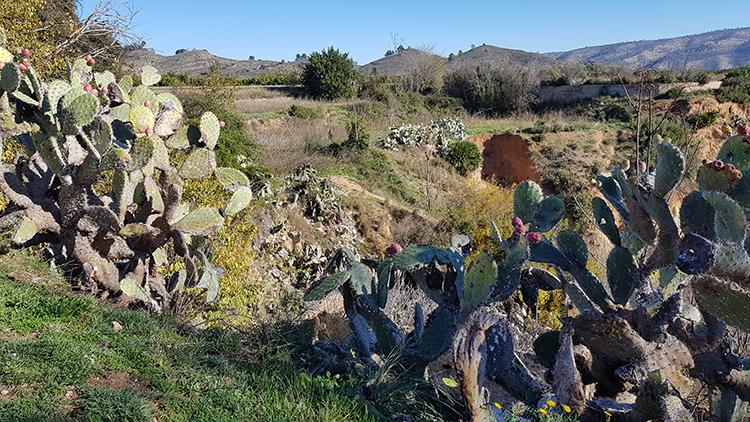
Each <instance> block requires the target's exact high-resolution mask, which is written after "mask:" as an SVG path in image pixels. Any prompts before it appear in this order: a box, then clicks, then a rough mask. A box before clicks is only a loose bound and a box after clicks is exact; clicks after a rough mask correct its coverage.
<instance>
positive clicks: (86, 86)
mask: <svg viewBox="0 0 750 422" xmlns="http://www.w3.org/2000/svg"><path fill="white" fill-rule="evenodd" d="M83 90H84V91H86V92H91V91H93V90H94V87H93V86H91V84H86V85H84V86H83Z"/></svg>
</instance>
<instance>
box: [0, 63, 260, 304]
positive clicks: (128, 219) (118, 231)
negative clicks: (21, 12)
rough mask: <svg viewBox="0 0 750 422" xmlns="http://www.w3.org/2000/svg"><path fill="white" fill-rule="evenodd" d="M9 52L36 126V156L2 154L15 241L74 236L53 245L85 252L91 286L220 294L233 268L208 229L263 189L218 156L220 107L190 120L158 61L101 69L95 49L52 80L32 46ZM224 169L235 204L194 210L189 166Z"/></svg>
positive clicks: (8, 77) (199, 170)
mask: <svg viewBox="0 0 750 422" xmlns="http://www.w3.org/2000/svg"><path fill="white" fill-rule="evenodd" d="M6 53H7V50H5V49H0V60H2V61H3V63H4V66H3V68H2V73H0V89H1V90H2V91H0V94H1V95H3V96H6V98H8V99H9V100H10V102H11V103H12V104H15V106H16V107H15V113H16V119H17V120H20V121H25V122H28V123H30V125H27V126H26V127H30V128H34V129H32V130H33V131H32V132H29V133H22V134H19V135H18V138H19V140H20V141H21V143H22V144H23V145H24V146H25V147H26V148H27V150H28V151H27V152H28V154H27V157H25V158H22V159H21V160H19V161H18V162H17V163H15V165H3V166H2V169H1V171H2V173H3V175H2V176H3V177H0V189H2V191H3V193H4V194H5V195H7V196H8V197H9V198H10V200H11V202H12V204H13V206H12V207H7V208H6V211H4V214H3V215H2V216H0V229H1V230H3V231H6V230H11V231H12V233H13V234H12V236H11V242H12V243H13V244H14V245H15V246H27V245H32V244H35V243H39V242H48V243H51V244H53V245H55V244H59V245H61V246H63V248H62V249H61V248H55V247H52V248H50V249H51V250H63V251H64V253H65V254H66V255H67V256H66V257H64V258H69V259H70V258H72V259H73V260H75V261H76V262H78V263H79V264H80V266H81V267H80V268H81V274H82V276H83V277H84V278H86V279H87V280H88V282H89V283H90V284H91V286H92V287H93V288H94V289H96V290H104V291H107V294H108V295H109V296H110V297H122V298H123V299H125V300H126V301H141V302H145V303H146V304H147V305H148V306H149V307H151V308H152V309H155V310H160V309H164V308H167V307H169V306H170V304H171V303H172V299H173V297H174V295H175V294H176V293H177V292H178V291H180V290H181V289H183V288H195V289H198V290H204V291H205V292H206V299H207V300H208V301H209V302H210V301H213V300H215V299H216V297H217V295H218V292H219V290H218V287H219V284H218V283H219V278H220V276H221V273H222V271H221V270H220V269H217V268H216V267H213V266H212V265H211V264H210V261H209V260H208V257H207V254H206V251H207V248H206V245H207V243H206V240H207V239H208V238H210V236H211V234H212V233H214V232H216V230H218V229H219V228H221V226H222V225H223V224H225V221H226V220H227V219H230V218H231V217H232V216H234V215H236V214H237V213H239V212H240V211H242V210H243V209H244V208H245V207H247V206H248V205H249V203H250V201H251V200H252V192H251V191H250V187H249V181H248V179H247V177H244V175H242V174H241V173H239V172H237V171H233V170H232V169H217V168H216V165H215V156H214V151H213V148H214V147H215V146H216V142H217V140H218V137H219V131H220V125H219V124H218V121H217V119H216V116H215V115H214V114H213V113H210V112H207V113H206V114H205V115H204V117H203V118H202V119H201V125H200V127H197V126H196V127H183V125H182V121H183V117H182V105H181V104H180V102H179V100H178V99H177V98H176V97H175V96H174V95H171V94H160V95H156V94H154V93H153V92H152V91H151V89H150V88H149V86H150V85H154V84H156V83H158V81H159V80H160V78H161V76H160V75H159V74H158V72H157V71H156V69H155V68H153V67H150V66H145V67H144V69H143V72H142V74H141V81H142V85H138V86H135V87H133V83H132V78H129V77H125V78H123V79H122V80H120V81H119V82H118V81H117V80H116V79H115V77H114V75H113V74H112V73H111V72H108V71H105V72H101V73H94V72H93V71H92V68H91V65H90V64H92V63H93V59H90V60H88V61H87V60H83V59H79V60H76V61H75V62H74V63H73V64H72V65H71V66H70V69H69V74H68V75H69V77H68V80H55V81H49V82H46V83H44V82H42V81H41V80H39V78H38V76H37V75H36V73H35V72H34V71H33V64H32V63H31V62H30V61H29V60H28V58H25V59H19V60H17V61H16V60H14V57H13V56H12V55H11V56H7V54H6ZM6 56H7V57H6ZM188 133H199V134H200V136H199V139H191V138H190V137H188V136H186V134H188ZM170 149H188V157H189V158H188V160H187V161H186V163H185V164H183V165H182V167H181V168H180V169H177V168H175V167H174V165H173V164H172V163H170V161H169V150H170ZM105 173H111V174H113V180H112V185H111V190H110V191H109V192H106V193H103V194H100V193H97V192H95V191H94V190H93V189H92V187H93V186H94V185H95V184H96V183H98V182H100V181H101V180H102V179H103V177H104V175H105ZM214 173H216V177H217V178H218V179H219V180H220V181H221V182H222V183H223V184H224V186H225V187H226V188H227V189H228V190H229V191H230V192H232V193H233V195H232V197H231V199H230V200H229V202H228V203H227V205H226V207H225V208H224V209H223V210H219V209H213V208H200V209H193V210H188V209H187V207H186V205H184V204H182V203H181V200H182V192H183V181H182V177H190V178H206V177H214ZM238 173H239V174H238ZM165 251H170V253H171V254H174V255H173V256H171V257H169V258H171V259H172V260H174V261H179V262H181V263H182V264H181V265H182V268H181V269H180V270H179V271H178V272H177V273H174V274H162V273H161V272H160V268H159V265H161V264H162V263H163V261H164V260H163V259H157V257H159V256H164V253H165Z"/></svg>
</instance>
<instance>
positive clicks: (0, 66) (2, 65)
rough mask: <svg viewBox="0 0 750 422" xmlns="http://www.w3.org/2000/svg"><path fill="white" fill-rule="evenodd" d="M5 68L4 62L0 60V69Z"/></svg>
mask: <svg viewBox="0 0 750 422" xmlns="http://www.w3.org/2000/svg"><path fill="white" fill-rule="evenodd" d="M4 68H5V62H0V70H3V69H4Z"/></svg>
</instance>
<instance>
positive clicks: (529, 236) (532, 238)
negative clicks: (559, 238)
mask: <svg viewBox="0 0 750 422" xmlns="http://www.w3.org/2000/svg"><path fill="white" fill-rule="evenodd" d="M526 240H528V241H529V243H531V244H532V245H533V244H534V243H539V241H540V240H542V235H540V234H539V233H537V232H528V233H526Z"/></svg>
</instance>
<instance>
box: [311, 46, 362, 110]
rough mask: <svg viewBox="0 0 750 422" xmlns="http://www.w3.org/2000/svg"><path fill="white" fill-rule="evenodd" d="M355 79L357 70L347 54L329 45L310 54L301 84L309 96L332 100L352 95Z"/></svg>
mask: <svg viewBox="0 0 750 422" xmlns="http://www.w3.org/2000/svg"><path fill="white" fill-rule="evenodd" d="M356 79H357V71H356V69H355V68H354V61H353V60H352V59H351V58H349V54H348V53H342V52H340V51H339V50H337V49H335V48H333V47H329V48H328V49H327V50H323V51H321V52H314V53H312V54H311V55H310V62H309V63H308V64H307V65H305V69H304V71H303V75H302V84H303V85H304V87H305V92H306V93H307V95H309V96H310V97H313V98H323V99H327V100H333V99H336V98H348V97H351V96H352V95H354V92H355V89H354V88H355V86H354V84H355V82H356Z"/></svg>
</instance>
